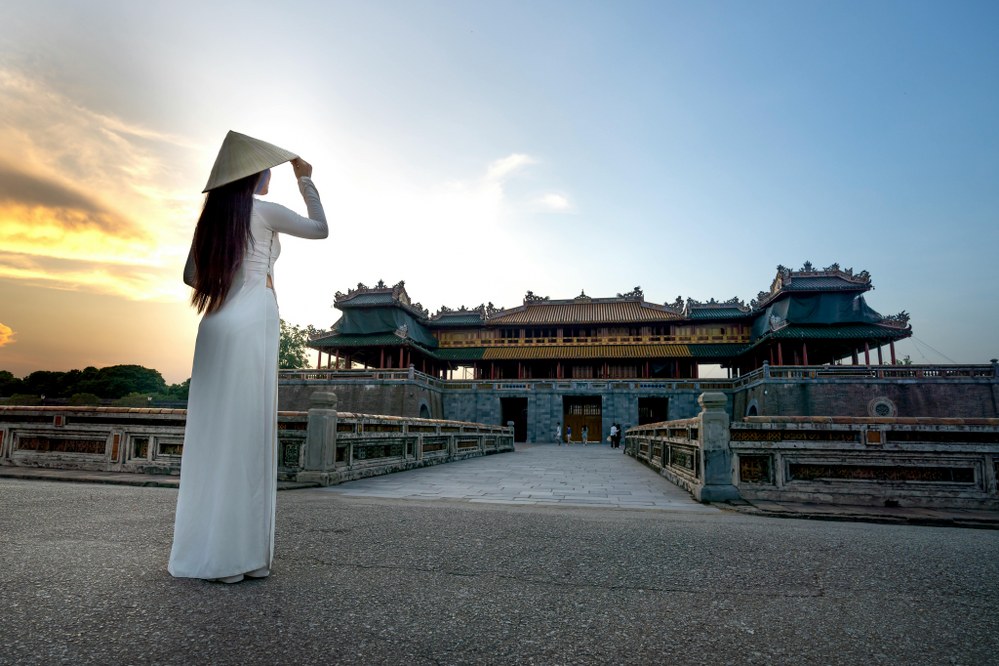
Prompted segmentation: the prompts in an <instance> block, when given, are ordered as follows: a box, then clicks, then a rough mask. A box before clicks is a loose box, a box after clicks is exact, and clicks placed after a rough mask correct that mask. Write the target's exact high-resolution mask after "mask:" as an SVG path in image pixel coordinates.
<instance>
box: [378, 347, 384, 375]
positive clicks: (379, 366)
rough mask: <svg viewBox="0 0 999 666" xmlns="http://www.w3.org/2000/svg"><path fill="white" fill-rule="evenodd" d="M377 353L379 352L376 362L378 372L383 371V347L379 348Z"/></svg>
mask: <svg viewBox="0 0 999 666" xmlns="http://www.w3.org/2000/svg"><path fill="white" fill-rule="evenodd" d="M378 351H379V352H380V358H379V360H378V369H379V370H384V369H385V347H380V348H379V350H378Z"/></svg>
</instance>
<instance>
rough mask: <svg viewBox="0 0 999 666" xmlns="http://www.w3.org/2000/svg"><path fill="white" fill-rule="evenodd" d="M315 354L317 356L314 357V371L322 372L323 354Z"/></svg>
mask: <svg viewBox="0 0 999 666" xmlns="http://www.w3.org/2000/svg"><path fill="white" fill-rule="evenodd" d="M316 354H318V355H317V356H316V370H322V369H323V353H322V352H321V351H320V352H316Z"/></svg>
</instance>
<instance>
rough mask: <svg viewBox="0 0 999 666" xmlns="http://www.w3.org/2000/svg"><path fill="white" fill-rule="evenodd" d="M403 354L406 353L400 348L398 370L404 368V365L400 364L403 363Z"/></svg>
mask: <svg viewBox="0 0 999 666" xmlns="http://www.w3.org/2000/svg"><path fill="white" fill-rule="evenodd" d="M405 352H406V350H405V349H403V348H402V347H399V367H400V368H403V367H405V366H404V365H403V364H402V361H403V356H402V355H403V354H404V353H405Z"/></svg>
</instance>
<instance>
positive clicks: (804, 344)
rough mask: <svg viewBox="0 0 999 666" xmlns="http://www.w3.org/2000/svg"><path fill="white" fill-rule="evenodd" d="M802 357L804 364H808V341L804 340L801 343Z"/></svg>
mask: <svg viewBox="0 0 999 666" xmlns="http://www.w3.org/2000/svg"><path fill="white" fill-rule="evenodd" d="M801 359H802V361H801V364H802V365H808V343H807V342H802V343H801Z"/></svg>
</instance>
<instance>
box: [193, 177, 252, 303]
mask: <svg viewBox="0 0 999 666" xmlns="http://www.w3.org/2000/svg"><path fill="white" fill-rule="evenodd" d="M258 180H260V174H259V173H258V174H254V175H252V176H247V177H246V178H241V179H239V180H237V181H235V182H232V183H227V184H226V185H221V186H219V187H217V188H215V189H214V190H210V191H209V192H208V196H206V197H205V206H204V208H202V209H201V217H199V218H198V226H197V228H196V229H195V230H194V266H195V268H196V271H197V274H196V275H195V278H194V294H193V295H192V296H191V304H192V305H193V306H194V307H195V309H197V311H198V312H203V313H205V314H211V313H212V312H215V311H216V310H218V309H219V308H220V307H222V304H223V303H224V302H225V298H226V296H227V295H228V294H229V288H230V287H232V279H233V277H234V276H235V275H236V271H237V270H238V269H239V266H240V264H241V263H242V262H243V255H244V254H245V253H246V246H247V245H248V244H249V243H250V242H251V237H250V213H251V212H252V211H253V191H254V190H255V189H256V187H257V181H258Z"/></svg>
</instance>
